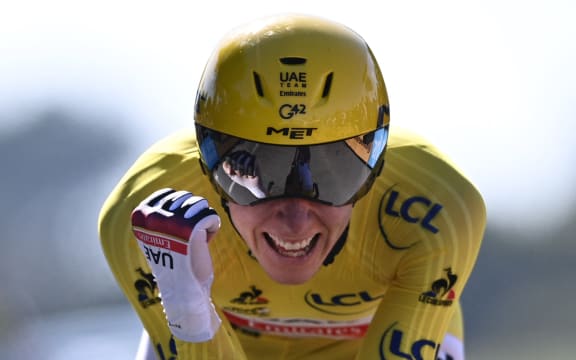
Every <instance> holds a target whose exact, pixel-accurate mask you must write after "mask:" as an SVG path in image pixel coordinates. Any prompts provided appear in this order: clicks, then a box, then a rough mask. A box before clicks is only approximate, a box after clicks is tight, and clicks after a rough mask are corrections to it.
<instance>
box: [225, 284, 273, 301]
mask: <svg viewBox="0 0 576 360" xmlns="http://www.w3.org/2000/svg"><path fill="white" fill-rule="evenodd" d="M260 295H262V290H260V289H258V288H257V287H256V286H255V285H252V286H250V290H248V291H243V292H241V293H240V295H239V296H238V297H235V298H234V299H232V300H231V301H230V302H232V303H234V304H242V305H261V304H268V299H266V298H265V297H262V296H260Z"/></svg>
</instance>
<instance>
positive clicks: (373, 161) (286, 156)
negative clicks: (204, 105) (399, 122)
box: [197, 126, 388, 206]
mask: <svg viewBox="0 0 576 360" xmlns="http://www.w3.org/2000/svg"><path fill="white" fill-rule="evenodd" d="M197 133H198V140H199V145H200V151H201V152H202V157H203V159H204V162H205V165H206V166H207V168H208V170H209V172H210V177H211V180H212V182H213V183H214V184H215V185H216V187H217V189H218V190H219V192H220V193H221V195H222V196H224V197H225V198H227V199H228V200H231V201H233V202H235V203H237V204H240V205H250V204H254V203H256V202H259V201H262V200H266V199H273V198H280V197H299V198H306V199H310V200H315V201H320V202H323V203H327V204H330V205H334V206H340V205H344V204H348V203H351V202H353V201H355V200H356V199H358V198H359V197H360V196H362V195H363V194H364V193H365V192H366V190H367V188H368V187H369V185H371V182H372V180H373V176H371V175H372V173H373V172H374V168H375V167H376V166H377V165H378V164H379V160H380V159H382V154H383V152H384V150H385V148H386V142H387V139H388V129H387V128H381V129H378V130H376V131H374V132H372V133H369V134H366V135H364V136H357V137H354V138H351V139H346V140H342V141H337V142H333V143H326V144H320V145H307V146H284V145H271V144H263V143H258V142H252V141H247V140H243V139H239V138H236V137H233V136H229V135H225V134H222V133H218V132H215V131H212V130H210V129H207V128H204V127H201V126H197Z"/></svg>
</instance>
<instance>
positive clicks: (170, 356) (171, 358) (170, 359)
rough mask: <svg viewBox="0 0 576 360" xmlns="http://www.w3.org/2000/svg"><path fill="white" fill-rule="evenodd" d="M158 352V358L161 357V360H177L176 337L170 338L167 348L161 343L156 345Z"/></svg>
mask: <svg viewBox="0 0 576 360" xmlns="http://www.w3.org/2000/svg"><path fill="white" fill-rule="evenodd" d="M156 351H157V353H158V356H160V359H159V360H176V359H177V355H178V351H177V350H176V341H174V337H173V336H170V340H168V345H167V346H162V344H161V343H156Z"/></svg>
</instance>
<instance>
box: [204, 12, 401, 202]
mask: <svg viewBox="0 0 576 360" xmlns="http://www.w3.org/2000/svg"><path fill="white" fill-rule="evenodd" d="M195 121H196V136H197V139H198V144H199V147H200V157H201V164H202V167H203V169H204V170H205V173H206V174H207V175H208V177H209V178H210V180H211V182H212V184H213V185H214V188H215V189H216V191H218V193H219V194H220V195H221V196H222V197H223V198H224V199H225V200H228V201H233V202H235V203H238V204H241V205H252V204H255V203H257V202H260V201H265V200H270V199H276V198H286V197H291V198H293V197H298V198H305V199H308V200H312V201H318V202H322V203H325V204H330V205H334V206H340V205H345V204H349V203H352V202H354V201H356V200H358V199H359V198H360V197H362V196H363V195H364V194H365V193H366V192H367V191H368V190H369V189H370V187H371V185H372V183H373V181H374V179H375V177H376V176H378V174H379V173H380V170H381V169H382V167H383V164H384V152H385V148H386V144H387V140H388V123H389V121H390V120H389V105H388V95H387V93H386V87H385V85H384V80H383V78H382V74H381V73H380V69H379V67H378V64H377V63H376V60H375V58H374V56H373V54H372V52H371V50H370V48H369V47H368V45H367V44H366V42H365V41H364V40H363V39H362V38H361V37H360V36H359V35H358V34H356V33H355V32H353V31H352V30H350V29H349V28H347V27H345V26H343V25H340V24H337V23H334V22H331V21H328V20H325V19H321V18H317V17H311V16H305V15H284V16H276V17H271V18H267V19H264V20H260V21H257V22H254V23H251V24H249V25H247V26H244V27H241V28H239V29H237V30H235V31H233V32H232V33H230V34H229V35H228V36H227V37H226V38H225V39H224V40H223V41H222V42H221V44H220V45H219V46H218V47H217V49H216V51H215V52H214V53H213V54H212V56H211V57H210V59H209V61H208V63H207V65H206V68H205V69H204V73H203V75H202V78H201V80H200V85H199V88H198V93H197V96H196V112H195Z"/></svg>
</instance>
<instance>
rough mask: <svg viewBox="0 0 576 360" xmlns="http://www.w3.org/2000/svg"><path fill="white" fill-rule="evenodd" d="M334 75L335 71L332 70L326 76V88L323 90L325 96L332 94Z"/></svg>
mask: <svg viewBox="0 0 576 360" xmlns="http://www.w3.org/2000/svg"><path fill="white" fill-rule="evenodd" d="M333 77H334V73H333V72H331V73H330V74H328V76H326V80H325V81H324V89H323V90H322V97H323V98H325V97H327V96H328V95H330V88H331V87H332V78H333Z"/></svg>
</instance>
